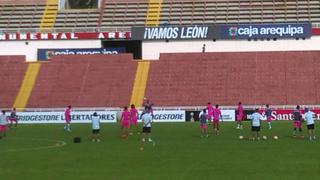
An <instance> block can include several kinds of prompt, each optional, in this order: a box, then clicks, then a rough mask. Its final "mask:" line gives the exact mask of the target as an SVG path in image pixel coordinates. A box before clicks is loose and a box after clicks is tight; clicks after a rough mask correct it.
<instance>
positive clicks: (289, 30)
mask: <svg viewBox="0 0 320 180" xmlns="http://www.w3.org/2000/svg"><path fill="white" fill-rule="evenodd" d="M311 32H312V25H311V23H285V24H284V23H281V24H280V23H276V24H239V25H221V26H220V27H219V35H220V37H219V39H268V38H269V39H273V38H277V39H292V38H309V37H311V34H312V33H311Z"/></svg>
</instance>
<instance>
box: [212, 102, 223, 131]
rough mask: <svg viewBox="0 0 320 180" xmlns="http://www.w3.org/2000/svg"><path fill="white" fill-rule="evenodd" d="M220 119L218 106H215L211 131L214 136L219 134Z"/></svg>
mask: <svg viewBox="0 0 320 180" xmlns="http://www.w3.org/2000/svg"><path fill="white" fill-rule="evenodd" d="M220 119H222V116H221V110H220V108H219V105H218V104H217V105H216V108H214V109H213V131H214V133H215V134H216V135H218V134H219V130H220V127H219V120H220Z"/></svg>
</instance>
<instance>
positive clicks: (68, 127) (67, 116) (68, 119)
mask: <svg viewBox="0 0 320 180" xmlns="http://www.w3.org/2000/svg"><path fill="white" fill-rule="evenodd" d="M64 118H65V121H66V124H65V126H64V130H65V131H69V132H70V131H71V125H70V123H71V106H70V105H69V106H68V107H67V109H66V110H65V111H64Z"/></svg>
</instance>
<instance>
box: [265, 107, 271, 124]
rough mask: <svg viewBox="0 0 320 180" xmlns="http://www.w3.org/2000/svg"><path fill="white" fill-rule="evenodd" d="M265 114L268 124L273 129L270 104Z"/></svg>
mask: <svg viewBox="0 0 320 180" xmlns="http://www.w3.org/2000/svg"><path fill="white" fill-rule="evenodd" d="M265 115H266V117H267V124H268V127H269V129H271V128H272V127H271V121H272V109H271V108H270V106H269V104H267V105H266V110H265Z"/></svg>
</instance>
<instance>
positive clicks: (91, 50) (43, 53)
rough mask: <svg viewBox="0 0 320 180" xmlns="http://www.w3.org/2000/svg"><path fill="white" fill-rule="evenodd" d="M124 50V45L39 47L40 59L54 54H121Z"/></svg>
mask: <svg viewBox="0 0 320 180" xmlns="http://www.w3.org/2000/svg"><path fill="white" fill-rule="evenodd" d="M124 52H125V48H124V47H116V48H85V49H38V60H47V59H51V57H52V56H56V55H94V54H119V53H124Z"/></svg>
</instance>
